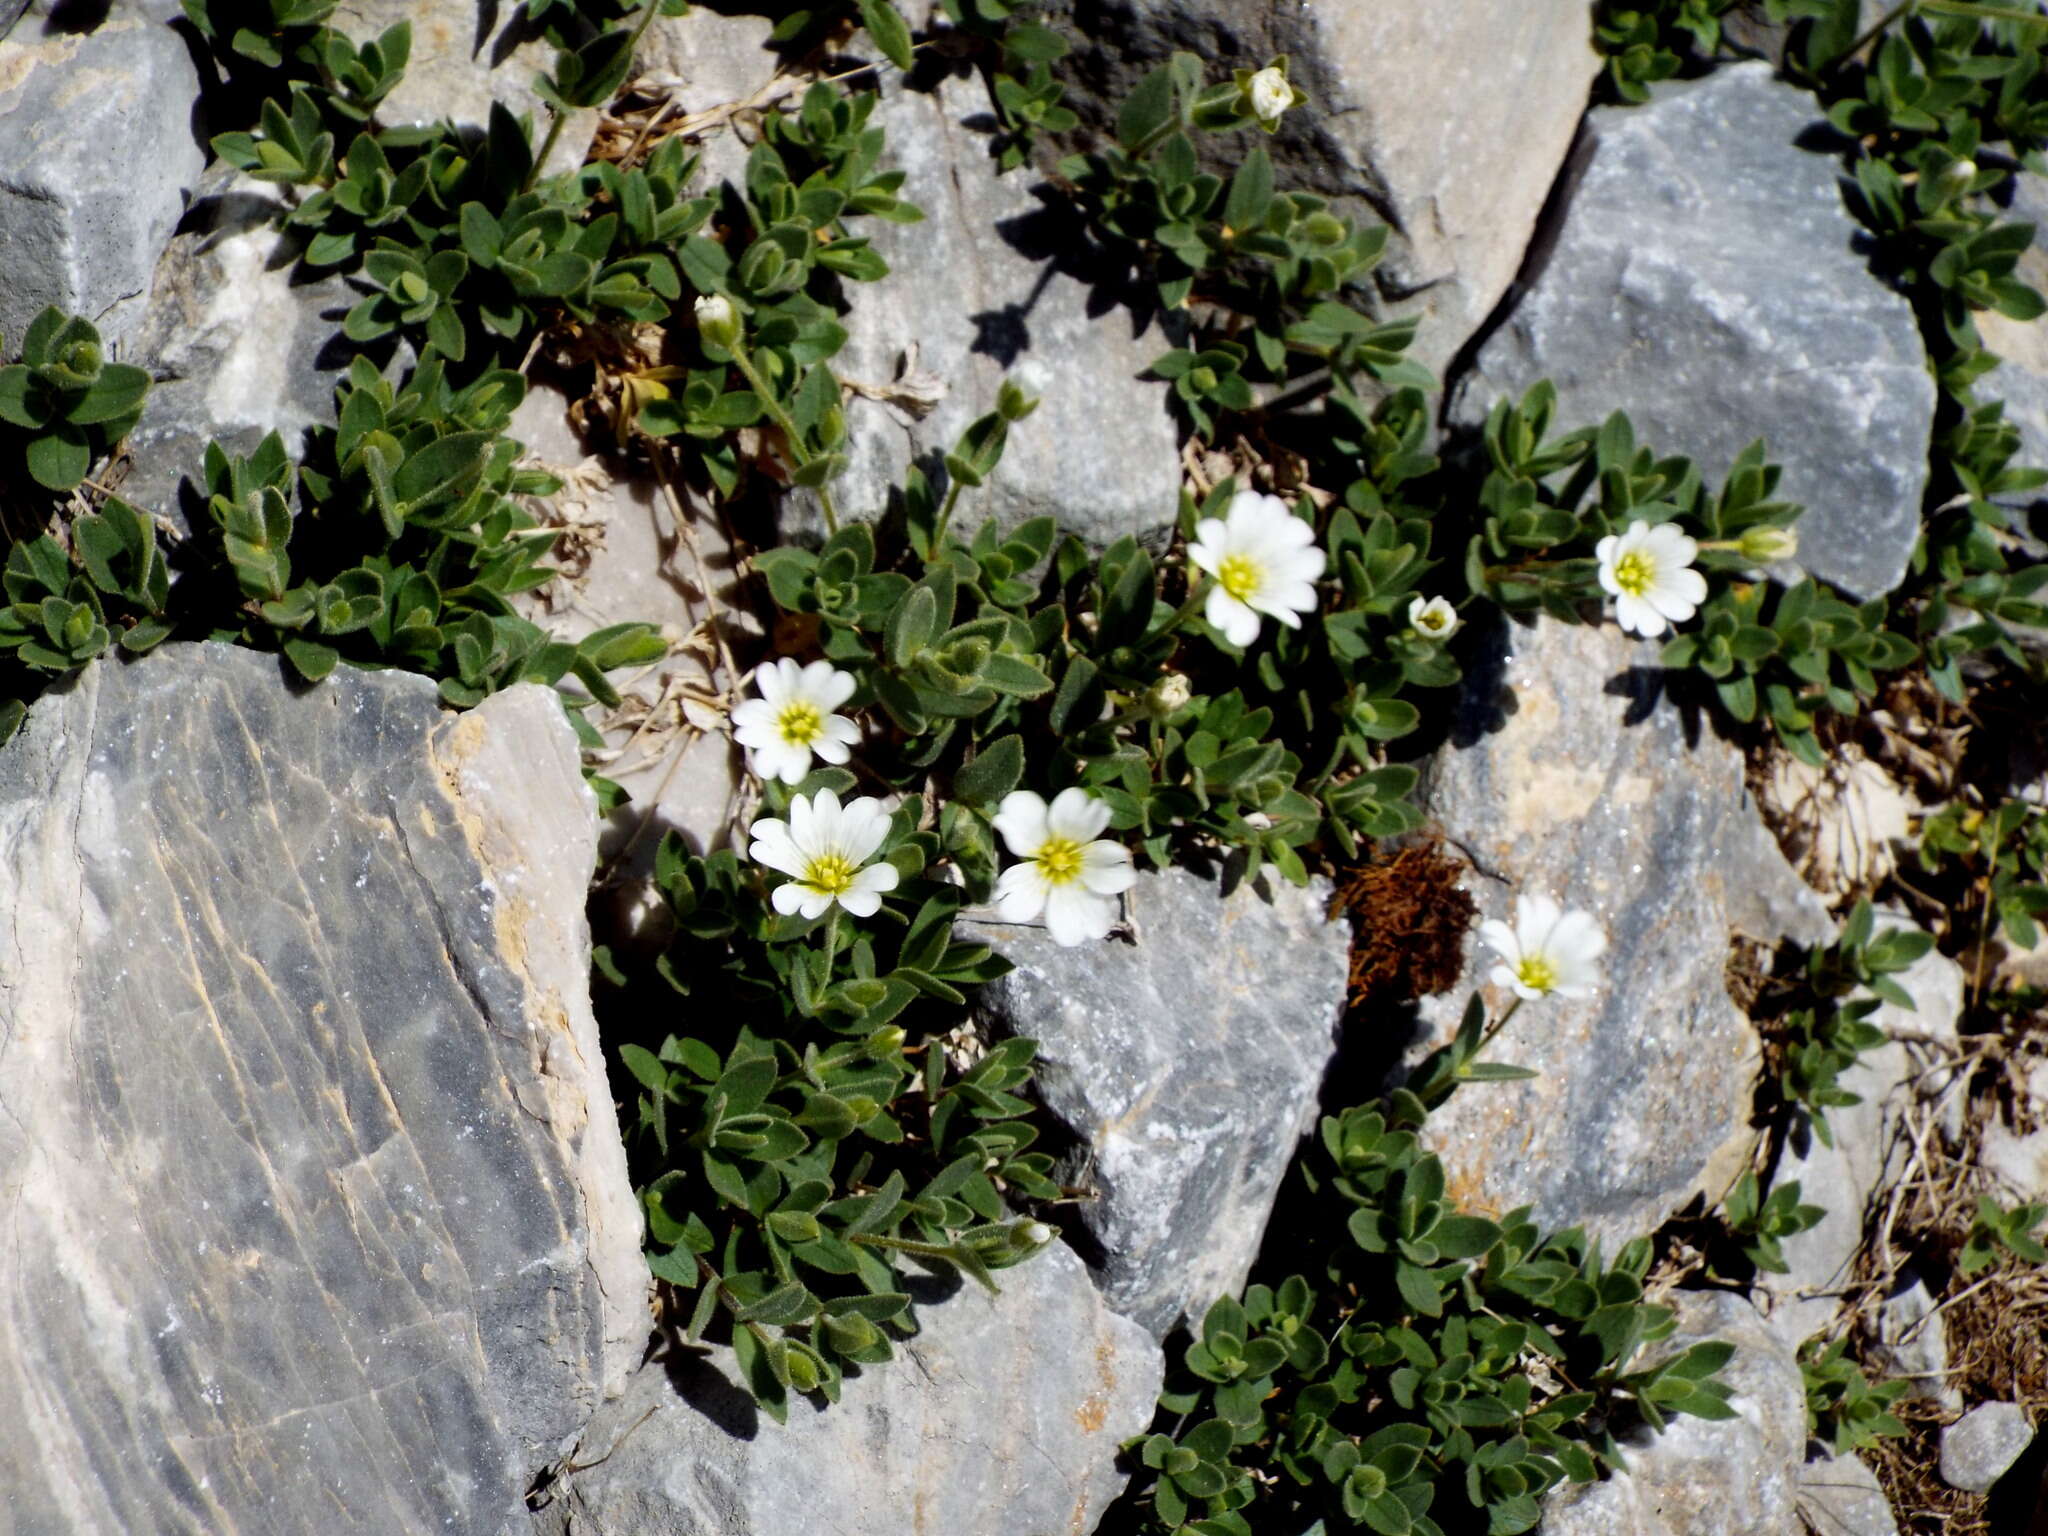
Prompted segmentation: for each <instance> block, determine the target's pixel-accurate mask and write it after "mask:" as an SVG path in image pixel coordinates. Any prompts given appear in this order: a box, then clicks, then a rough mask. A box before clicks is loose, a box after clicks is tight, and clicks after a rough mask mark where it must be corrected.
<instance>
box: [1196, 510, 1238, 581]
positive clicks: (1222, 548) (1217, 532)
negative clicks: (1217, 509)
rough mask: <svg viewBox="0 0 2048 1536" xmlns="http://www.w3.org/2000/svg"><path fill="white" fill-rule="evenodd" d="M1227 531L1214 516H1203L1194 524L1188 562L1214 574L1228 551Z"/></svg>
mask: <svg viewBox="0 0 2048 1536" xmlns="http://www.w3.org/2000/svg"><path fill="white" fill-rule="evenodd" d="M1228 539H1229V533H1228V531H1227V529H1226V528H1225V526H1224V524H1223V522H1222V521H1221V520H1220V519H1218V518H1214V517H1205V518H1203V519H1202V520H1201V521H1200V522H1199V523H1197V524H1195V537H1194V542H1192V543H1191V544H1189V545H1188V560H1189V563H1191V564H1193V565H1195V566H1198V567H1199V568H1200V569H1202V570H1205V571H1207V572H1208V573H1209V574H1210V575H1211V576H1214V575H1215V574H1216V567H1217V566H1219V565H1221V564H1222V563H1223V557H1224V555H1226V554H1227V553H1229V544H1228Z"/></svg>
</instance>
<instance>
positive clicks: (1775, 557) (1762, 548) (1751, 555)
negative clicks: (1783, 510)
mask: <svg viewBox="0 0 2048 1536" xmlns="http://www.w3.org/2000/svg"><path fill="white" fill-rule="evenodd" d="M1740 547H1741V550H1742V558H1743V559H1745V560H1748V561H1750V562H1751V563H1753V564H1756V565H1775V564H1776V563H1777V562H1778V561H1780V560H1790V559H1791V558H1792V557H1793V556H1794V555H1796V554H1798V553H1799V535H1798V534H1797V533H1795V532H1793V530H1791V529H1790V528H1770V527H1757V528H1746V529H1744V530H1743V533H1742V539H1741V544H1740Z"/></svg>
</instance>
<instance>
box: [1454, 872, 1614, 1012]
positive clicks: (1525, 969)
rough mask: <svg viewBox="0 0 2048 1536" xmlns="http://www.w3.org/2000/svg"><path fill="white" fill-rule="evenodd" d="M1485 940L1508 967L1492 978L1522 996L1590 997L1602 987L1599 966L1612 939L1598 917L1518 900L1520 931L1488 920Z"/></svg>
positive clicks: (1536, 899) (1538, 900)
mask: <svg viewBox="0 0 2048 1536" xmlns="http://www.w3.org/2000/svg"><path fill="white" fill-rule="evenodd" d="M1479 939H1480V942H1481V943H1483V944H1485V945H1486V946H1487V947H1488V948H1489V949H1491V950H1493V952H1494V953H1495V954H1497V955H1499V956H1500V957H1501V959H1502V960H1504V961H1505V962H1506V964H1504V965H1496V966H1495V967H1494V968H1493V970H1492V972H1491V973H1490V976H1489V979H1490V980H1491V981H1492V982H1493V983H1494V984H1495V985H1496V986H1503V987H1512V988H1514V990H1515V995H1516V996H1517V997H1527V998H1538V997H1548V996H1550V995H1551V994H1552V993H1553V992H1554V993H1556V994H1557V995H1558V996H1559V997H1585V996H1586V995H1587V994H1588V993H1590V992H1592V991H1593V989H1594V988H1595V987H1597V986H1598V985H1599V984H1600V971H1599V968H1598V966H1596V965H1595V964H1594V962H1595V961H1597V960H1598V959H1599V958H1600V956H1601V955H1602V954H1604V953H1605V952H1606V949H1607V935H1606V934H1604V933H1602V932H1601V931H1600V924H1599V923H1598V922H1597V921H1596V920H1595V919H1594V917H1593V914H1592V913H1590V912H1582V911H1580V910H1578V909H1577V908H1573V909H1572V910H1571V911H1569V912H1567V911H1566V910H1565V909H1564V908H1562V907H1560V906H1559V905H1558V904H1557V903H1556V902H1555V901H1553V900H1551V899H1550V897H1548V896H1517V897H1516V898H1515V926H1514V927H1512V928H1510V927H1509V926H1508V925H1507V924H1506V923H1504V922H1502V921H1501V920H1500V919H1499V918H1497V917H1495V918H1488V919H1487V920H1486V921H1485V922H1483V923H1481V924H1480V925H1479Z"/></svg>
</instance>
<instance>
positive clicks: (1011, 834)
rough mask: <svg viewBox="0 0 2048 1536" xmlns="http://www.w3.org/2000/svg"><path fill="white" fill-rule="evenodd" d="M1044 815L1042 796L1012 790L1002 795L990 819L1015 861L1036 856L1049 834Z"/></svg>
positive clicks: (1022, 790)
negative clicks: (1015, 857) (1000, 802)
mask: <svg viewBox="0 0 2048 1536" xmlns="http://www.w3.org/2000/svg"><path fill="white" fill-rule="evenodd" d="M1046 815H1047V811H1046V804H1045V800H1044V799H1043V797H1041V796H1039V795H1037V794H1034V793H1033V792H1032V791H1031V790H1028V789H1013V790H1011V791H1010V792H1009V793H1008V794H1007V795H1005V796H1003V803H1002V804H1001V805H1000V806H998V807H997V808H996V813H995V815H994V816H993V817H992V818H990V819H991V820H992V821H993V822H994V824H995V829H996V831H998V832H1000V833H1001V834H1002V836H1003V844H1004V846H1005V847H1007V848H1008V849H1009V850H1010V852H1012V853H1014V854H1015V855H1017V857H1018V858H1020V859H1029V858H1035V857H1036V856H1037V854H1038V850H1039V849H1040V848H1043V847H1044V846H1045V840H1046V838H1047V837H1048V836H1050V835H1051V834H1050V833H1049V832H1048V831H1047V830H1046Z"/></svg>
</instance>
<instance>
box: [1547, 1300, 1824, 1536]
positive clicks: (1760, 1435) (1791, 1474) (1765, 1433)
mask: <svg viewBox="0 0 2048 1536" xmlns="http://www.w3.org/2000/svg"><path fill="white" fill-rule="evenodd" d="M1671 1301H1672V1302H1673V1304H1674V1305H1676V1306H1677V1308H1678V1331H1677V1333H1675V1334H1674V1335H1673V1336H1672V1338H1671V1339H1670V1340H1669V1341H1668V1342H1667V1343H1665V1344H1662V1345H1658V1346H1657V1349H1658V1351H1659V1353H1660V1354H1663V1353H1666V1352H1669V1353H1675V1352H1677V1351H1678V1350H1681V1349H1684V1348H1687V1347H1689V1346H1690V1345H1692V1344H1695V1343H1699V1342H1701V1341H1704V1340H1710V1339H1719V1340H1722V1341H1725V1342H1727V1343H1730V1344H1733V1345H1734V1346H1735V1355H1734V1358H1733V1359H1731V1360H1730V1361H1729V1362H1728V1364H1727V1366H1726V1367H1725V1368H1724V1369H1723V1370H1722V1373H1721V1379H1722V1380H1723V1381H1725V1382H1727V1383H1728V1384H1729V1385H1730V1386H1732V1387H1733V1388H1734V1389H1735V1395H1734V1397H1733V1398H1731V1399H1730V1401H1729V1407H1731V1408H1733V1409H1734V1410H1735V1414H1736V1416H1735V1417H1734V1418H1732V1419H1720V1420H1708V1419H1695V1418H1688V1417H1681V1418H1676V1419H1673V1420H1672V1421H1671V1423H1670V1426H1669V1428H1667V1429H1666V1430H1665V1432H1664V1433H1663V1434H1661V1435H1651V1434H1649V1433H1647V1432H1643V1433H1640V1434H1639V1435H1638V1436H1636V1437H1635V1438H1634V1439H1632V1440H1630V1441H1628V1442H1626V1443H1625V1444H1624V1447H1623V1449H1624V1451H1625V1452H1626V1454H1627V1456H1628V1468H1629V1469H1628V1471H1626V1472H1623V1473H1619V1474H1617V1475H1616V1476H1614V1477H1612V1478H1609V1479H1608V1480H1607V1481H1606V1482H1602V1483H1590V1484H1583V1485H1579V1486H1573V1485H1570V1484H1566V1485H1564V1486H1562V1487H1560V1488H1559V1489H1557V1490H1555V1491H1554V1492H1553V1493H1551V1495H1550V1496H1549V1497H1548V1498H1547V1499H1546V1500H1545V1501H1544V1511H1543V1525H1542V1529H1543V1532H1544V1536H1785V1533H1789V1532H1792V1531H1797V1530H1799V1529H1800V1527H1799V1524H1798V1519H1797V1514H1796V1507H1797V1503H1798V1500H1799V1498H1800V1493H1801V1470H1802V1463H1803V1462H1804V1460H1805V1456H1806V1388H1805V1385H1804V1383H1803V1381H1802V1380H1801V1378H1800V1374H1799V1363H1798V1361H1797V1360H1795V1359H1794V1358H1793V1356H1792V1352H1791V1351H1790V1350H1788V1349H1786V1348H1785V1346H1784V1345H1783V1344H1781V1343H1779V1342H1778V1340H1777V1339H1776V1338H1775V1337H1773V1336H1772V1334H1771V1331H1770V1329H1769V1328H1768V1327H1767V1326H1766V1325H1765V1323H1764V1321H1763V1319H1762V1318H1760V1317H1758V1316H1757V1314H1756V1310H1755V1309H1754V1308H1753V1307H1751V1306H1750V1304H1749V1303H1748V1302H1746V1301H1744V1300H1743V1299H1742V1298H1741V1297H1740V1296H1736V1295H1732V1294H1730V1293H1728V1292H1725V1291H1680V1292H1678V1293H1677V1294H1676V1295H1674V1296H1673V1297H1672V1298H1671Z"/></svg>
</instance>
